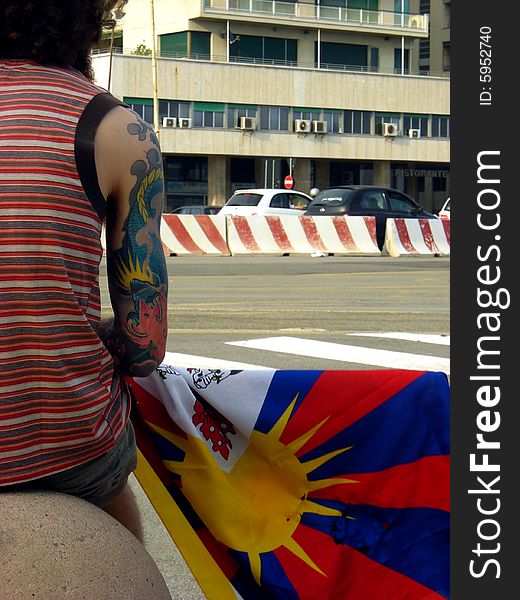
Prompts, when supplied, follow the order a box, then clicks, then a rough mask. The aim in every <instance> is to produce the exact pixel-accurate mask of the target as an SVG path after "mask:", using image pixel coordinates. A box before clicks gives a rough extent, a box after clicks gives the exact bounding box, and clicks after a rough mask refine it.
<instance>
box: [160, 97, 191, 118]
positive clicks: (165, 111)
mask: <svg viewBox="0 0 520 600" xmlns="http://www.w3.org/2000/svg"><path fill="white" fill-rule="evenodd" d="M189 116H190V103H189V102H178V101H177V100H159V118H160V119H162V118H163V117H176V118H179V119H184V118H188V117H189Z"/></svg>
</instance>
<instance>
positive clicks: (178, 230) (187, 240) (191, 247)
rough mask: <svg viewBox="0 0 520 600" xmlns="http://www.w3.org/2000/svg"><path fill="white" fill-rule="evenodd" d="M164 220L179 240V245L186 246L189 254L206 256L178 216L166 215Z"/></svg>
mask: <svg viewBox="0 0 520 600" xmlns="http://www.w3.org/2000/svg"><path fill="white" fill-rule="evenodd" d="M163 219H164V220H165V221H166V224H167V225H168V227H169V228H170V229H171V231H172V233H173V235H174V236H175V237H176V238H177V240H178V241H179V243H180V244H181V245H182V246H184V248H186V250H188V252H191V253H193V254H205V252H203V251H202V250H201V249H200V248H199V247H198V246H197V244H196V243H195V242H194V241H193V239H192V238H191V236H190V234H189V233H188V230H187V229H186V227H184V225H183V224H182V221H181V220H180V219H179V216H178V215H164V216H163Z"/></svg>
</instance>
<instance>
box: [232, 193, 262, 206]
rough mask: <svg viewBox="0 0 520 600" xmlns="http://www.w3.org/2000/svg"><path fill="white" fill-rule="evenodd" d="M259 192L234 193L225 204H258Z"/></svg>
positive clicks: (260, 196)
mask: <svg viewBox="0 0 520 600" xmlns="http://www.w3.org/2000/svg"><path fill="white" fill-rule="evenodd" d="M261 198H262V195H261V194H235V195H234V196H232V197H231V198H230V199H229V200H228V202H227V206H258V203H259V202H260V199H261Z"/></svg>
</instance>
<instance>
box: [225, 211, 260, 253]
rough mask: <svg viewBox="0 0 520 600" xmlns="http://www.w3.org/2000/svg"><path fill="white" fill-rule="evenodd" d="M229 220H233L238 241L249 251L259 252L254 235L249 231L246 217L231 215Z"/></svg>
mask: <svg viewBox="0 0 520 600" xmlns="http://www.w3.org/2000/svg"><path fill="white" fill-rule="evenodd" d="M231 220H232V221H233V224H234V226H235V229H236V231H237V233H238V237H239V238H240V241H241V242H242V244H243V245H244V246H245V247H246V248H247V250H249V251H250V252H261V248H260V246H259V245H258V244H257V243H256V240H255V236H254V235H253V232H252V231H251V227H249V223H248V222H247V217H231Z"/></svg>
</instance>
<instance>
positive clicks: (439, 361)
mask: <svg viewBox="0 0 520 600" xmlns="http://www.w3.org/2000/svg"><path fill="white" fill-rule="evenodd" d="M351 335H352V336H353V337H367V338H373V339H377V338H383V339H390V340H403V341H404V342H414V343H424V344H429V345H442V346H448V345H449V343H450V337H449V336H448V335H433V334H420V333H417V334H415V333H413V334H412V333H402V332H386V333H356V334H354V333H353V334H351ZM224 343H225V344H227V345H230V346H237V347H241V348H248V349H251V350H261V351H268V352H278V353H283V354H291V355H298V356H306V357H314V358H319V359H326V360H334V361H338V362H345V363H349V364H351V365H357V366H359V365H369V366H371V367H383V368H389V369H408V370H420V371H423V370H424V371H442V372H444V373H446V374H448V375H449V373H450V360H449V358H444V357H441V356H434V355H431V354H422V353H412V352H402V351H396V350H383V349H379V348H373V347H370V348H369V347H364V346H354V345H348V344H338V343H333V342H324V341H319V340H312V339H302V338H300V337H289V336H277V337H266V338H256V339H249V340H239V341H232V342H224ZM429 350H430V351H431V349H429ZM164 362H165V363H167V364H170V365H177V366H184V367H193V368H201V369H207V368H215V369H269V367H266V366H264V365H258V364H251V363H245V362H238V361H235V360H226V359H222V358H212V357H207V356H196V355H192V354H181V353H178V352H168V353H167V354H166V357H165V359H164ZM345 368H347V367H345ZM351 368H352V367H351ZM356 368H359V367H356Z"/></svg>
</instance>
